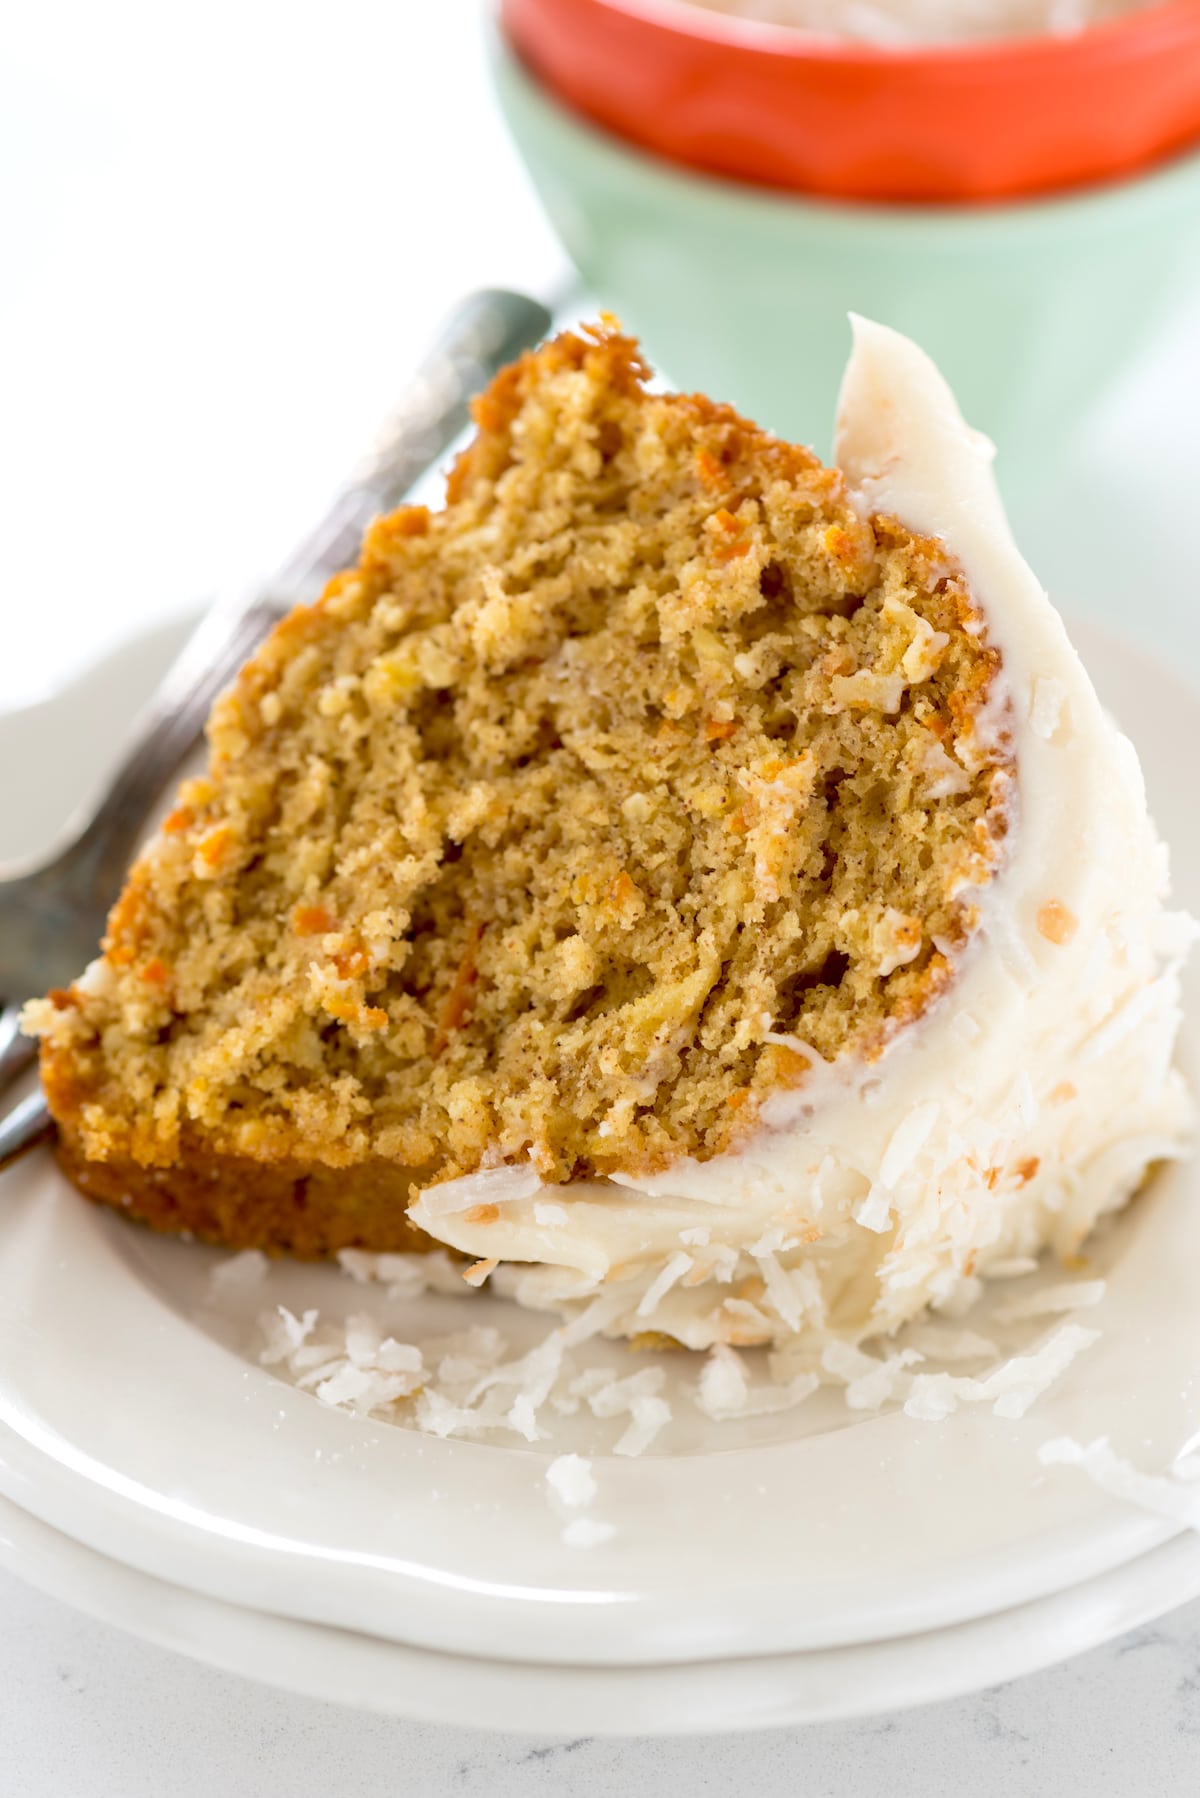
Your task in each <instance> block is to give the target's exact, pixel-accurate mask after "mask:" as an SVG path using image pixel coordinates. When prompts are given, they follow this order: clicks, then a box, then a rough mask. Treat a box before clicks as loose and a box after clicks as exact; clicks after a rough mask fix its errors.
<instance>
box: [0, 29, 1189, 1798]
mask: <svg viewBox="0 0 1200 1798" xmlns="http://www.w3.org/2000/svg"><path fill="white" fill-rule="evenodd" d="M0 246H2V248H0V495H2V496H3V497H2V499H0V556H2V558H3V561H2V564H0V622H2V624H3V636H2V638H0V643H2V645H3V654H2V655H0V710H3V709H5V708H7V709H12V708H17V707H20V706H23V705H27V704H31V703H33V702H35V701H36V700H38V699H39V698H40V697H42V696H44V695H46V694H48V693H50V692H52V691H54V690H55V689H56V688H58V687H60V686H62V685H63V683H64V682H65V681H66V680H68V679H69V677H70V675H71V674H72V672H73V671H75V670H77V669H78V668H80V667H82V666H84V665H86V663H87V662H89V661H91V660H92V659H94V658H95V656H96V655H97V654H99V653H100V652H102V651H103V650H104V649H105V648H106V647H107V646H109V645H111V644H113V643H115V642H118V641H119V640H120V639H121V638H123V637H124V636H126V635H128V634H129V633H130V632H131V631H132V630H134V629H137V628H140V627H143V626H146V625H151V624H154V623H157V622H160V621H163V620H166V619H170V618H172V617H175V616H177V615H179V614H181V613H182V612H185V611H187V610H190V609H191V608H192V607H193V606H194V605H195V603H196V602H197V600H198V599H199V598H200V597H201V596H203V595H205V594H207V593H210V592H212V591H213V590H214V589H215V588H217V587H220V586H222V585H225V584H227V583H230V582H233V583H237V584H239V585H240V584H242V583H243V582H245V581H246V580H247V579H248V578H250V577H252V576H253V575H254V574H255V573H257V572H260V571H262V570H264V569H266V568H267V567H269V566H270V565H271V564H272V562H273V561H274V560H276V559H277V558H278V557H279V556H280V555H281V554H282V552H283V551H285V550H286V549H287V548H288V547H289V545H290V542H291V540H292V538H293V537H294V536H296V535H297V534H298V533H299V532H300V531H301V530H302V529H303V526H304V525H305V523H306V522H307V521H308V520H310V519H311V518H312V516H313V514H314V513H315V511H316V510H317V509H318V508H319V506H320V503H321V501H322V500H323V498H324V497H325V495H326V494H327V492H328V491H329V490H330V489H331V487H332V486H333V485H334V484H335V482H336V481H337V479H338V477H339V476H340V474H341V473H342V472H343V471H344V469H345V468H346V467H347V466H348V465H349V463H350V462H351V461H352V460H353V459H354V457H355V455H356V454H357V453H358V451H359V449H360V448H361V447H362V445H363V444H364V442H365V441H366V440H367V439H368V438H369V437H370V435H371V432H372V429H373V426H374V424H375V422H376V421H377V419H378V418H379V417H380V416H381V415H382V414H383V413H384V412H385V411H386V409H387V407H388V405H389V403H390V401H391V399H392V397H393V396H394V395H395V394H396V393H397V392H398V391H399V389H400V388H401V386H402V384H403V380H404V376H405V373H406V371H407V370H408V369H409V368H411V366H412V365H413V364H414V363H415V361H416V360H417V358H418V356H419V354H420V349H421V345H422V343H423V341H424V339H425V338H426V337H427V335H428V334H429V332H430V331H431V330H432V328H433V326H434V324H435V323H436V320H437V318H438V316H439V315H440V314H441V312H442V311H443V310H444V309H445V308H446V306H447V305H449V304H450V303H451V302H452V301H453V300H454V298H455V297H457V296H458V295H459V294H460V293H461V292H463V291H464V290H465V289H466V288H469V287H471V286H477V285H482V284H486V283H492V282H501V283H509V284H514V285H524V286H527V287H528V288H530V289H531V290H532V291H535V292H545V291H547V290H548V289H549V288H550V287H552V286H554V285H556V284H557V283H559V282H560V281H561V279H562V277H563V275H564V273H565V268H564V264H563V262H562V258H561V254H560V252H559V251H558V249H557V246H556V245H555V243H554V241H553V239H552V237H551V235H550V233H549V231H548V228H547V227H546V225H545V223H544V221H543V220H542V218H541V215H540V213H539V211H538V208H537V205H536V201H535V200H534V198H533V195H532V193H531V191H530V189H529V186H528V184H527V182H526V180H525V177H524V175H523V173H522V171H521V169H520V166H519V164H518V162H517V160H516V157H515V154H514V153H513V151H512V150H511V148H510V146H509V144H508V141H507V139H506V137H505V135H504V131H503V127H502V125H501V123H500V121H499V119H498V117H497V115H496V113H495V109H494V107H493V105H492V102H491V99H490V96H489V92H488V87H487V81H486V73H485V63H484V56H483V52H482V47H481V42H480V35H479V30H478V18H477V6H476V4H475V0H425V3H424V4H422V5H417V4H415V0H390V4H387V5H384V4H380V3H379V0H339V3H338V4H337V5H336V6H335V5H332V4H328V5H324V6H316V5H311V4H310V5H305V4H302V3H301V0H293V3H292V4H290V5H286V6H285V5H276V4H268V3H266V0H258V3H255V0H239V3H237V4H234V3H232V0H207V3H206V4H205V5H204V6H202V7H184V6H181V5H173V4H171V0H105V3H104V4H97V3H96V0H91V3H90V4H85V3H84V0H75V3H71V0H40V3H39V4H36V5H27V6H25V7H24V8H23V9H22V11H21V14H20V18H19V22H18V20H17V18H16V15H15V13H14V14H13V15H12V17H11V18H10V20H9V22H8V25H7V28H6V32H5V42H4V50H3V55H2V56H0ZM1198 313H1200V308H1198ZM1198 393H1200V325H1198V324H1193V323H1189V322H1188V321H1186V320H1182V321H1180V322H1179V323H1178V325H1177V326H1176V327H1175V328H1174V330H1173V332H1172V333H1169V334H1167V335H1164V337H1163V339H1162V341H1161V343H1160V344H1159V346H1158V348H1157V350H1156V352H1155V354H1154V355H1153V356H1152V357H1151V358H1150V359H1149V360H1148V361H1147V362H1146V364H1145V365H1144V366H1143V367H1141V368H1139V369H1138V370H1136V371H1135V372H1134V374H1133V376H1132V377H1131V378H1130V379H1129V380H1128V381H1127V382H1126V383H1125V384H1124V386H1123V387H1122V389H1121V390H1120V391H1119V392H1118V393H1116V394H1114V395H1113V396H1111V397H1110V399H1109V400H1108V401H1107V402H1106V403H1105V405H1104V406H1103V407H1101V408H1099V409H1098V411H1097V413H1096V415H1095V416H1094V418H1093V419H1091V420H1089V421H1088V424H1087V428H1086V430H1085V431H1084V432H1082V433H1081V436H1080V440H1079V443H1078V444H1077V447H1076V451H1075V453H1074V456H1073V458H1072V459H1071V460H1070V461H1069V463H1067V464H1065V465H1064V467H1063V468H1062V470H1061V473H1060V476H1059V478H1058V479H1057V480H1056V481H1055V483H1054V484H1053V487H1052V488H1050V489H1048V490H1047V491H1046V492H1045V493H1043V494H1041V495H1039V496H1035V497H1034V498H1032V499H1029V500H1026V501H1025V502H1024V503H1023V507H1022V513H1021V515H1020V516H1019V518H1018V520H1017V523H1018V529H1019V533H1020V535H1021V537H1022V539H1023V542H1024V544H1025V546H1026V548H1027V550H1028V551H1029V553H1030V555H1031V559H1032V560H1033V561H1034V562H1035V565H1036V566H1038V568H1039V570H1040V572H1041V573H1042V575H1043V578H1045V579H1046V580H1047V581H1048V583H1049V584H1050V586H1051V588H1052V590H1053V591H1055V592H1056V594H1058V595H1060V596H1065V597H1066V598H1067V599H1068V601H1069V602H1070V603H1072V604H1073V605H1074V606H1075V607H1076V608H1077V609H1079V608H1086V609H1089V610H1092V611H1094V612H1096V613H1098V614H1099V615H1101V616H1104V617H1106V618H1108V619H1109V620H1110V621H1112V622H1117V623H1119V624H1122V625H1123V626H1124V628H1125V629H1127V630H1129V631H1132V632H1134V633H1136V634H1137V635H1139V636H1140V637H1141V638H1142V639H1143V640H1145V641H1147V642H1149V643H1150V644H1152V645H1155V646H1157V647H1158V648H1159V649H1160V650H1162V651H1164V652H1166V651H1170V653H1171V654H1172V655H1173V657H1174V659H1176V660H1178V659H1179V658H1180V656H1181V655H1182V657H1183V658H1184V659H1185V660H1190V661H1192V662H1194V663H1196V664H1200V624H1198V623H1197V620H1198V618H1200V607H1198V605H1197V599H1198V597H1200V595H1198V593H1197V586H1198V582H1197V571H1198V569H1200V552H1198V551H1197V548H1196V547H1195V544H1194V541H1193V540H1194V538H1195V535H1196V500H1195V486H1196V477H1197V471H1200V423H1198V421H1197V405H1196V395H1197V394H1198ZM1181 639H1182V642H1183V645H1184V647H1183V648H1182V650H1181V649H1180V648H1179V647H1178V645H1179V642H1180V640H1181ZM18 788H20V789H21V793H23V794H25V795H28V792H29V786H28V782H27V779H26V771H24V770H19V769H15V768H13V767H0V794H2V795H3V802H4V803H6V804H16V803H17V801H18V798H19V795H18V791H17V789H18ZM25 803H26V804H28V799H27V798H26V801H25ZM56 821H57V820H55V822H56ZM1198 1788H1200V1606H1192V1607H1189V1609H1188V1610H1186V1611H1184V1612H1182V1613H1179V1614H1178V1615H1177V1616H1176V1617H1174V1618H1172V1619H1170V1620H1169V1621H1168V1622H1167V1623H1165V1624H1164V1625H1163V1626H1162V1627H1161V1628H1158V1629H1153V1630H1148V1631H1142V1632H1139V1634H1138V1635H1137V1636H1135V1637H1132V1638H1130V1639H1128V1641H1127V1642H1125V1643H1123V1644H1120V1645H1118V1646H1116V1647H1113V1648H1110V1649H1107V1650H1102V1651H1099V1652H1098V1653H1096V1654H1093V1655H1090V1656H1087V1657H1085V1658H1084V1659H1082V1660H1080V1661H1078V1662H1077V1663H1074V1664H1073V1665H1071V1666H1070V1667H1067V1668H1064V1669H1059V1670H1056V1671H1054V1672H1051V1673H1049V1674H1043V1675H1039V1676H1037V1677H1035V1678H1032V1679H1029V1680H1025V1681H1021V1682H1019V1683H1018V1684H1017V1685H1016V1686H1013V1687H1010V1688H1007V1689H1005V1690H1004V1691H1003V1692H1000V1693H993V1694H987V1695H984V1696H982V1697H980V1698H974V1699H968V1700H962V1701H959V1702H956V1703H954V1704H949V1705H942V1706H938V1707H935V1708H933V1709H931V1710H928V1711H923V1712H920V1713H915V1714H913V1715H911V1716H909V1717H906V1718H901V1719H883V1720H879V1721H875V1722H871V1723H866V1724H861V1725H838V1726H830V1727H828V1728H822V1729H816V1730H810V1731H806V1732H797V1733H794V1734H787V1735H785V1734H773V1735H769V1736H766V1737H756V1738H750V1739H744V1740H742V1741H740V1742H720V1741H718V1742H712V1743H699V1742H692V1743H687V1742H681V1743H660V1744H654V1743H636V1744H628V1745H622V1744H605V1743H591V1744H584V1745H582V1746H570V1745H559V1746H557V1747H554V1748H551V1746H550V1745H549V1744H547V1743H538V1742H529V1741H526V1740H516V1739H513V1740H509V1739H505V1738H499V1737H488V1736H479V1735H477V1734H475V1733H473V1732H470V1731H469V1730H467V1729H466V1728H464V1730H463V1731H461V1732H459V1731H453V1730H447V1729H442V1728H432V1727H416V1726H406V1725H402V1724H395V1723H387V1722H383V1721H380V1720H377V1719H371V1718H362V1717H359V1716H357V1715H355V1714H354V1713H351V1712H349V1711H344V1710H341V1709H336V1708H334V1707H322V1706H319V1705H316V1704H312V1703H309V1702H307V1701H304V1700H300V1699H293V1698H288V1697H284V1696H282V1695H278V1694H275V1693H272V1692H269V1691H267V1690H266V1689H265V1688H259V1687H256V1686H252V1685H249V1684H248V1683H246V1682H243V1681H239V1680H235V1679H232V1678H229V1677H227V1676H224V1675H220V1674H216V1673H211V1672H208V1671H205V1670H203V1669H200V1668H196V1667H193V1666H191V1665H190V1664H189V1663H186V1662H184V1661H182V1660H179V1659H177V1658H176V1657H174V1656H171V1655H168V1654H165V1653H163V1652H161V1651H158V1650H155V1649H151V1648H148V1647H145V1646H143V1645H141V1644H138V1643H135V1642H133V1641H132V1640H130V1639H127V1638H125V1637H123V1636H121V1635H119V1634H118V1633H117V1632H115V1631H113V1630H110V1629H107V1628H104V1627H101V1626H99V1625H95V1624H92V1623H89V1622H86V1621H84V1620H83V1619H80V1618H76V1617H75V1616H73V1615H72V1614H71V1613H69V1612H67V1611H66V1610H64V1609H63V1608H62V1607H60V1606H58V1605H56V1604H53V1603H51V1602H49V1601H48V1600H44V1599H42V1598H40V1597H37V1596H35V1595H34V1594H32V1593H29V1592H27V1591H25V1590H24V1589H23V1588H22V1587H20V1586H18V1585H17V1584H16V1583H15V1582H13V1581H12V1580H11V1579H10V1578H8V1577H3V1578H0V1793H3V1795H4V1798H9V1795H10V1794H12V1798H17V1795H18V1794H19V1795H21V1798H25V1795H26V1794H28V1795H30V1798H51V1794H53V1795H54V1798H57V1795H58V1794H60V1793H64V1792H70V1793H71V1794H72V1798H141V1794H143V1793H144V1794H147V1795H150V1794H153V1795H154V1798H191V1795H192V1794H196V1795H197V1798H200V1795H201V1794H203V1798H226V1795H227V1794H228V1795H232V1798H241V1795H242V1794H247V1795H249V1794H254V1795H257V1794H268V1795H273V1794H275V1793H279V1794H281V1795H282V1794H287V1795H288V1798H308V1795H309V1794H313V1795H314V1798H315V1794H317V1793H321V1794H326V1793H333V1794H336V1795H337V1798H342V1795H343V1794H344V1795H345V1798H375V1794H384V1793H391V1792H404V1793H417V1794H422V1795H423V1794H437V1795H441V1794H449V1793H452V1792H459V1791H461V1792H468V1793H469V1792H480V1793H487V1794H489V1795H491V1794H495V1795H497V1798H502V1795H503V1794H506V1793H510V1792H512V1793H518V1792H520V1793H525V1792H528V1793H537V1792H556V1793H575V1792H578V1793H580V1794H597V1795H599V1794H607V1793H622V1794H623V1793H626V1792H630V1793H632V1792H641V1791H650V1790H661V1791H664V1792H670V1793H674V1792H680V1793H685V1794H686V1793H691V1792H702V1791H703V1792H709V1791H712V1792H728V1793H731V1794H741V1793H754V1794H756V1798H774V1794H776V1793H778V1794H781V1795H782V1794H784V1793H787V1794H789V1798H790V1795H791V1794H804V1795H805V1798H808V1795H810V1794H812V1795H817V1794H839V1795H840V1794H847V1795H851V1794H853V1795H854V1798H858V1794H864V1795H865V1794H869V1793H874V1792H876V1791H880V1790H886V1791H888V1792H889V1793H894V1794H896V1798H905V1794H907V1793H909V1792H912V1793H914V1794H915V1793H917V1792H921V1793H922V1794H924V1793H928V1792H933V1793H943V1792H945V1793H954V1794H958V1793H961V1792H967V1791H970V1792H972V1793H976V1794H978V1795H979V1798H990V1795H991V1794H997V1795H999V1794H1005V1795H1007V1794H1013V1793H1022V1794H1023V1793H1026V1792H1028V1793H1038V1794H1042V1793H1046V1794H1055V1795H1057V1794H1059V1793H1062V1794H1067V1793H1072V1794H1073V1793H1076V1792H1078V1793H1086V1794H1093V1793H1095V1794H1101V1793H1110V1792H1111V1793H1114V1794H1131V1795H1140V1794H1142V1793H1146V1792H1154V1793H1155V1794H1157V1795H1165V1798H1172V1795H1173V1794H1176V1793H1178V1794H1181V1795H1182V1794H1184V1793H1189V1794H1190V1793H1194V1792H1195V1791H1196V1790H1197V1789H1198Z"/></svg>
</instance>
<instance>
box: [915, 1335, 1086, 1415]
mask: <svg viewBox="0 0 1200 1798" xmlns="http://www.w3.org/2000/svg"><path fill="white" fill-rule="evenodd" d="M1099 1335H1100V1332H1099V1330H1085V1329H1084V1328H1083V1326H1082V1325H1081V1324H1063V1325H1062V1327H1061V1328H1060V1329H1058V1330H1056V1331H1055V1333H1054V1335H1053V1336H1051V1337H1049V1338H1048V1339H1047V1340H1046V1341H1045V1342H1043V1343H1042V1345H1041V1347H1040V1348H1038V1349H1035V1350H1034V1351H1033V1353H1032V1354H1028V1355H1014V1356H1012V1358H1011V1359H1010V1360H1008V1361H1005V1362H1003V1363H1002V1364H1001V1366H999V1367H997V1368H995V1369H994V1370H993V1371H992V1372H991V1373H990V1374H985V1375H984V1376H982V1377H981V1378H974V1377H972V1376H970V1375H963V1374H951V1373H920V1374H915V1375H914V1376H913V1379H912V1384H911V1385H910V1387H909V1390H908V1397H907V1398H906V1399H905V1401H904V1409H905V1412H906V1413H907V1415H908V1416H909V1417H914V1418H917V1419H919V1420H920V1421H921V1422H923V1423H940V1422H941V1420H942V1418H944V1417H949V1416H950V1414H951V1413H952V1412H953V1411H956V1410H957V1409H958V1406H959V1404H960V1402H962V1403H966V1404H981V1403H984V1404H991V1407H992V1411H993V1413H994V1414H995V1415H996V1416H997V1417H1005V1418H1012V1419H1016V1418H1020V1417H1024V1415H1025V1413H1026V1411H1028V1409H1029V1407H1030V1405H1032V1404H1033V1402H1034V1400H1035V1399H1037V1398H1040V1397H1041V1395H1042V1393H1043V1392H1045V1391H1046V1389H1047V1388H1048V1387H1049V1386H1052V1385H1053V1383H1054V1382H1055V1380H1057V1379H1058V1378H1059V1377H1060V1376H1061V1375H1062V1374H1064V1373H1065V1372H1066V1370H1067V1368H1068V1367H1069V1366H1070V1365H1071V1362H1072V1361H1073V1360H1074V1359H1075V1357H1076V1356H1077V1355H1079V1354H1082V1352H1083V1350H1084V1349H1086V1348H1090V1347H1091V1345H1092V1343H1093V1342H1095V1341H1097V1340H1098V1338H1099Z"/></svg>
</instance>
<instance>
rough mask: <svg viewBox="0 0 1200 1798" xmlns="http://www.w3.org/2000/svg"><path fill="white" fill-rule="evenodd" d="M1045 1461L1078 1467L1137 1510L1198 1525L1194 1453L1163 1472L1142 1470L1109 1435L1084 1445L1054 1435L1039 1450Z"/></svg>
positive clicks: (1198, 1470)
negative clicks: (1128, 1459) (1123, 1453)
mask: <svg viewBox="0 0 1200 1798" xmlns="http://www.w3.org/2000/svg"><path fill="white" fill-rule="evenodd" d="M1038 1460H1039V1461H1040V1462H1041V1464H1042V1466H1043V1467H1079V1468H1082V1470H1083V1472H1084V1473H1086V1474H1087V1476H1088V1478H1089V1479H1090V1480H1093V1481H1094V1482H1095V1484H1096V1485H1097V1486H1099V1487H1100V1489H1101V1491H1103V1492H1108V1493H1110V1494H1111V1495H1112V1497H1113V1498H1123V1499H1125V1500H1126V1501H1127V1502H1128V1503H1129V1504H1131V1505H1137V1506H1138V1508H1139V1509H1140V1510H1143V1511H1149V1512H1150V1513H1151V1514H1152V1515H1153V1516H1155V1517H1163V1518H1165V1519H1166V1520H1167V1521H1168V1522H1169V1523H1177V1524H1180V1525H1181V1526H1182V1527H1183V1528H1184V1529H1190V1530H1196V1529H1200V1464H1197V1462H1196V1459H1195V1457H1190V1458H1188V1459H1181V1460H1178V1461H1176V1463H1175V1466H1174V1468H1173V1469H1171V1470H1170V1471H1169V1472H1167V1473H1165V1474H1156V1473H1142V1472H1141V1470H1140V1469H1139V1468H1137V1467H1135V1466H1134V1465H1133V1463H1132V1461H1127V1460H1126V1459H1125V1458H1124V1456H1122V1455H1119V1454H1117V1452H1116V1451H1115V1449H1114V1448H1113V1447H1112V1444H1111V1443H1110V1442H1109V1440H1108V1437H1107V1436H1099V1437H1097V1439H1096V1440H1095V1441H1094V1442H1089V1443H1087V1444H1086V1445H1085V1444H1084V1443H1082V1442H1076V1441H1075V1440H1074V1438H1073V1437H1070V1436H1056V1437H1055V1438H1054V1439H1053V1440H1052V1441H1050V1442H1043V1443H1042V1446H1041V1447H1040V1448H1039V1450H1038Z"/></svg>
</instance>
